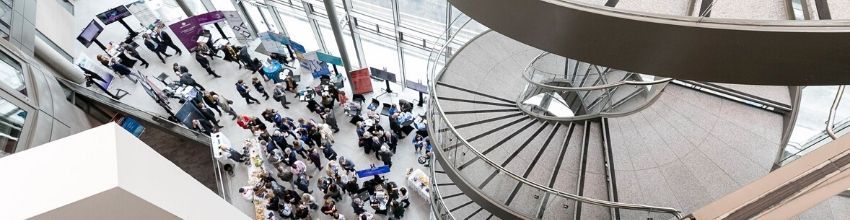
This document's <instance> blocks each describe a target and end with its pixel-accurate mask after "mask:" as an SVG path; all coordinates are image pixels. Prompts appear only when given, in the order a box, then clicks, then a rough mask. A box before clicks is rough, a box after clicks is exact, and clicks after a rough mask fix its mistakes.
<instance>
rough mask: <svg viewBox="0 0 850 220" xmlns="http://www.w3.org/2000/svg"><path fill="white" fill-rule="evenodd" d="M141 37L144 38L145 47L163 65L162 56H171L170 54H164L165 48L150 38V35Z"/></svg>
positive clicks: (163, 59)
mask: <svg viewBox="0 0 850 220" xmlns="http://www.w3.org/2000/svg"><path fill="white" fill-rule="evenodd" d="M142 37H143V38H145V47H147V48H148V50H151V51H152V52H153V53H155V54H156V56H157V57H159V60H161V61H162V63H165V58H163V57H162V55H165V57H170V56H171V55H170V54H168V53H165V46H164V45H162V43H161V42H159V41H157V40H156V39H154V38H153V37H151V35H150V34H145V35H142Z"/></svg>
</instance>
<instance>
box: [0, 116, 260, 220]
mask: <svg viewBox="0 0 850 220" xmlns="http://www.w3.org/2000/svg"><path fill="white" fill-rule="evenodd" d="M0 180H2V181H0V219H57V217H59V216H61V219H69V220H74V219H81V220H82V219H86V220H88V219H128V220H133V219H139V220H147V219H249V218H248V216H246V215H245V214H244V213H242V212H240V211H239V210H237V209H236V208H235V207H233V206H232V205H231V204H229V203H227V202H226V201H224V200H223V199H222V198H221V197H218V195H216V194H215V193H214V192H212V191H211V190H209V189H208V188H206V187H204V185H202V184H201V183H200V182H198V181H197V180H195V179H194V178H192V177H191V176H189V174H186V173H185V172H183V170H180V168H178V167H177V166H176V165H174V164H173V163H171V162H170V161H169V160H167V159H165V158H164V157H162V156H161V155H159V154H158V153H157V152H156V151H154V150H153V149H151V148H150V147H148V146H147V145H145V144H144V143H143V142H142V141H140V140H138V139H136V138H135V137H134V136H132V135H131V134H130V133H129V132H127V131H126V130H124V129H123V128H121V127H119V126H118V125H116V124H114V123H110V124H106V125H103V126H100V127H96V128H93V129H90V130H87V131H84V132H81V133H78V134H75V135H72V136H69V137H67V138H63V139H59V140H56V141H53V142H50V143H47V144H44V145H42V146H39V147H35V148H33V149H30V150H26V151H23V152H20V153H16V154H12V155H9V156H6V157H3V158H0Z"/></svg>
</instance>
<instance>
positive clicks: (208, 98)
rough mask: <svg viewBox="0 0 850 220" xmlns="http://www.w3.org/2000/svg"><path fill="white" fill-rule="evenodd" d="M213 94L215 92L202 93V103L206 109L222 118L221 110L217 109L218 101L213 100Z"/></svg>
mask: <svg viewBox="0 0 850 220" xmlns="http://www.w3.org/2000/svg"><path fill="white" fill-rule="evenodd" d="M213 94H215V92H204V96H203V99H204V103H205V104H207V107H210V108H212V110H215V111H216V112H218V115H219V116H224V115H222V113H221V108H219V107H218V106H219V105H218V99H214V98H213Z"/></svg>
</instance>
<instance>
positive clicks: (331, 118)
mask: <svg viewBox="0 0 850 220" xmlns="http://www.w3.org/2000/svg"><path fill="white" fill-rule="evenodd" d="M321 116H322V119H324V120H325V124H328V126H330V127H331V129H333V130H334V133H337V132H339V126H338V125H337V124H336V115H334V113H333V110H332V109H325V113H324V114H322V115H321Z"/></svg>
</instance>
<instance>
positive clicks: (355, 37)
mask: <svg viewBox="0 0 850 220" xmlns="http://www.w3.org/2000/svg"><path fill="white" fill-rule="evenodd" d="M342 5H343V7H344V8H345V17H346V18H347V19H348V31H349V32H351V41H352V42H354V50H355V52H356V54H357V63H358V64H360V67H361V68H362V67H365V66H366V55H365V54H364V53H363V43H362V42H361V41H360V31H359V30H357V21H356V20H354V19H355V18H354V17H352V16H351V0H342Z"/></svg>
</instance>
